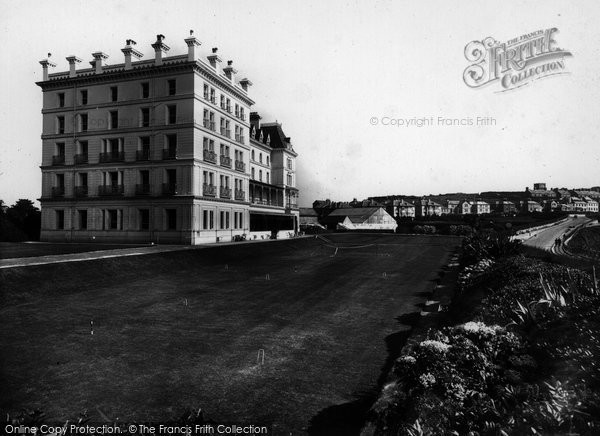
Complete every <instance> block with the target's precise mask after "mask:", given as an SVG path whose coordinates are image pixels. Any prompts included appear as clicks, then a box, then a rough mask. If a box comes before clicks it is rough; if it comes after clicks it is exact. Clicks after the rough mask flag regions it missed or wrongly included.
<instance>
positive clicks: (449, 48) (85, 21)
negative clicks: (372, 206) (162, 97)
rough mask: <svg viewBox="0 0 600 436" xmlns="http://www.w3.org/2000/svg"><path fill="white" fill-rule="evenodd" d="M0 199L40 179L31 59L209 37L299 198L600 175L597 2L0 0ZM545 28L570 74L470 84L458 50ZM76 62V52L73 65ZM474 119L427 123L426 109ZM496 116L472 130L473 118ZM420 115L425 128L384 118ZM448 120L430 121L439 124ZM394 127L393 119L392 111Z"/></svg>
mask: <svg viewBox="0 0 600 436" xmlns="http://www.w3.org/2000/svg"><path fill="white" fill-rule="evenodd" d="M0 4H2V13H1V15H0V31H1V32H2V35H3V44H2V55H3V58H2V63H1V64H0V87H1V88H0V96H1V97H2V103H3V104H2V105H1V106H0V128H1V131H2V133H3V134H2V143H1V145H0V199H2V200H4V202H5V203H7V204H12V203H14V202H15V201H16V200H17V199H19V198H30V199H37V198H39V196H40V191H41V171H40V169H39V165H40V162H41V139H40V134H41V122H42V116H41V107H42V92H41V89H40V88H39V87H38V86H36V85H35V82H36V81H39V80H41V74H42V68H41V66H40V65H39V63H38V62H39V61H40V60H42V59H44V58H46V56H47V53H48V52H51V53H52V60H53V61H54V62H55V63H56V64H57V68H56V69H54V71H56V72H58V71H66V70H68V63H67V61H66V60H65V57H67V56H69V55H76V56H78V57H80V58H82V59H83V60H84V63H85V65H88V62H89V61H90V60H91V59H92V56H91V53H93V52H95V51H103V52H105V53H107V54H108V55H109V56H110V57H109V59H108V60H107V62H108V64H111V63H121V62H123V59H122V53H121V51H120V49H121V48H122V47H123V46H124V45H125V40H126V39H128V38H132V39H134V40H135V41H137V46H136V48H137V49H138V50H140V51H142V52H143V53H144V55H145V56H144V59H148V58H153V50H152V48H151V47H150V44H152V43H153V42H154V41H155V39H156V35H157V34H163V35H165V36H166V39H165V42H166V43H167V44H168V45H169V46H170V47H171V51H170V52H169V55H177V54H185V53H186V52H187V48H186V45H185V43H184V41H183V40H184V38H186V37H187V36H188V35H189V30H190V29H193V30H194V36H196V37H197V38H198V39H199V40H200V41H201V42H202V46H201V47H200V56H201V57H205V56H206V55H208V53H209V52H210V49H211V48H212V47H219V54H220V55H221V57H222V58H223V59H224V60H229V59H231V60H233V61H234V66H235V67H236V68H237V69H238V71H239V73H238V77H246V76H247V77H248V78H250V80H251V81H252V82H253V83H254V86H253V87H252V88H250V96H251V98H253V99H254V100H255V101H256V105H255V106H253V108H252V109H253V110H255V111H257V112H259V113H260V114H261V116H262V121H263V122H270V121H278V122H280V123H282V126H283V130H284V131H285V133H286V135H287V136H290V137H291V138H292V143H293V145H294V149H295V150H296V151H297V153H298V154H299V157H298V164H297V165H298V177H297V180H298V185H299V188H300V205H301V206H307V205H310V204H312V202H313V201H314V200H315V199H324V198H330V199H332V200H338V201H342V200H352V199H353V198H358V199H362V198H366V197H368V196H378V195H391V194H412V195H426V194H438V193H445V192H481V191H487V190H523V189H525V187H527V186H529V187H532V185H533V183H537V182H545V183H546V184H547V186H548V187H563V186H564V187H571V188H578V187H590V186H598V185H600V171H599V170H598V169H599V163H600V147H598V143H599V139H600V122H599V120H600V113H599V112H600V86H599V83H598V82H599V78H600V75H599V74H598V71H600V44H598V42H600V26H598V25H597V23H598V22H599V19H600V2H598V1H597V0H590V1H583V0H580V1H577V2H572V3H569V2H567V1H564V0H563V1H503V2H490V1H482V0H477V1H453V2H450V1H447V0H440V1H411V2H408V1H398V0H394V1H383V0H382V1H337V0H336V1H327V2H323V1H313V0H303V1H280V0H277V1H276V0H253V1H252V2H248V1H227V0H225V1H223V0H220V1H198V0H195V1H183V0H181V1H169V2H166V1H136V0H129V1H127V2H123V1H118V2H117V1H111V0H103V1H46V2H33V1H19V2H8V1H6V0H0ZM548 28H557V29H558V32H557V33H556V34H555V35H554V39H555V41H556V45H557V46H559V47H560V48H562V49H565V50H568V51H570V52H571V53H572V56H571V57H568V58H565V65H566V66H565V71H566V72H568V74H562V75H555V76H552V77H547V78H544V79H542V80H536V81H533V82H531V83H530V84H529V85H528V86H524V87H521V88H518V89H515V90H511V91H510V92H498V91H500V90H502V88H501V86H500V85H499V84H498V83H497V82H496V83H495V84H491V85H489V86H485V87H481V88H475V89H473V88H470V87H468V86H467V85H466V84H465V82H464V80H463V72H464V70H465V68H467V67H468V66H469V65H470V62H469V61H467V59H466V58H465V46H466V45H467V44H468V43H469V42H471V41H474V40H477V41H481V40H482V39H484V38H487V37H490V36H491V37H493V38H495V39H496V40H498V41H500V42H506V41H508V40H511V39H513V38H517V37H520V36H521V35H524V34H528V33H531V32H534V31H537V30H540V29H548ZM84 63H82V64H80V66H83V65H84ZM440 117H441V118H443V119H444V120H446V119H452V120H455V119H458V120H468V119H471V120H473V124H474V125H466V126H465V125H462V126H461V125H451V126H448V125H440V121H439V118H440ZM478 117H480V118H484V119H485V118H488V119H493V122H491V124H490V125H487V126H485V125H484V126H477V125H476V121H477V118H478ZM411 118H421V119H422V118H427V119H431V118H433V123H431V124H432V125H424V126H422V127H416V126H412V125H411V126H406V125H402V126H398V125H391V124H392V120H400V119H404V120H406V119H411ZM444 123H445V121H442V124H444ZM396 124H399V123H396Z"/></svg>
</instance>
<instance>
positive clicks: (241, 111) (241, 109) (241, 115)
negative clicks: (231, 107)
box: [240, 106, 246, 120]
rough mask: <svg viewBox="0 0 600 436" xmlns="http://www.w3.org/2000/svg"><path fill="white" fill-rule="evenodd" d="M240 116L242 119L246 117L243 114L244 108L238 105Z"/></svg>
mask: <svg viewBox="0 0 600 436" xmlns="http://www.w3.org/2000/svg"><path fill="white" fill-rule="evenodd" d="M240 118H241V119H242V120H245V119H246V115H245V114H244V108H243V107H241V106H240Z"/></svg>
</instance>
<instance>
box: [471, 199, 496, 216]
mask: <svg viewBox="0 0 600 436" xmlns="http://www.w3.org/2000/svg"><path fill="white" fill-rule="evenodd" d="M490 212H491V210H490V205H489V203H486V202H485V201H480V200H477V201H473V202H472V203H471V213H472V214H474V215H483V214H486V213H490Z"/></svg>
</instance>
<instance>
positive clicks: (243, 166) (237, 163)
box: [235, 160, 246, 172]
mask: <svg viewBox="0 0 600 436" xmlns="http://www.w3.org/2000/svg"><path fill="white" fill-rule="evenodd" d="M235 169H236V170H237V171H241V172H246V164H245V163H244V162H243V161H241V160H236V161H235Z"/></svg>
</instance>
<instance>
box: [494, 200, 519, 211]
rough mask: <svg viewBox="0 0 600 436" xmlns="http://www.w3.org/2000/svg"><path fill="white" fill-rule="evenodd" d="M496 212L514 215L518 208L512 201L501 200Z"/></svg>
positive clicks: (497, 204) (496, 206)
mask: <svg viewBox="0 0 600 436" xmlns="http://www.w3.org/2000/svg"><path fill="white" fill-rule="evenodd" d="M494 211H495V212H497V213H501V214H513V213H516V212H517V207H516V206H515V203H513V202H512V201H508V200H500V201H499V202H497V203H496V205H495V207H494Z"/></svg>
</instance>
